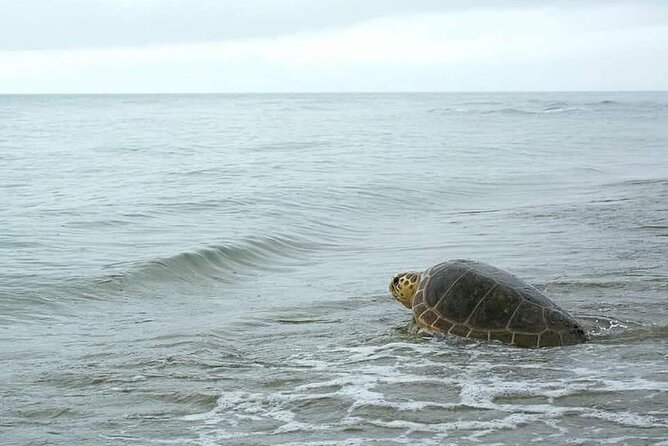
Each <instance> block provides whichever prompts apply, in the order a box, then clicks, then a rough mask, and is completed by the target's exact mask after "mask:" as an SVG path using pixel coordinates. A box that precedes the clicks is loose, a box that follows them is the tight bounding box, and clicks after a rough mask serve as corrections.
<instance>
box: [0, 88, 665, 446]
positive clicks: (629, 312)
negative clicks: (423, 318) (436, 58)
mask: <svg viewBox="0 0 668 446" xmlns="http://www.w3.org/2000/svg"><path fill="white" fill-rule="evenodd" d="M455 258H466V259H475V260H479V261H484V262H488V263H491V264H493V265H495V266H497V267H500V268H503V269H506V270H508V271H510V272H512V273H514V274H515V275H517V276H519V277H521V278H523V279H525V280H526V281H528V282H529V283H531V284H533V285H535V286H536V287H538V288H539V289H540V290H542V291H544V292H545V294H546V295H547V296H549V297H550V298H551V299H552V300H554V301H555V302H556V303H557V304H559V305H560V306H562V307H563V308H564V309H566V310H568V311H569V312H571V313H573V314H574V315H576V317H578V318H581V319H582V320H583V321H584V323H585V324H586V325H587V327H588V330H589V331H590V337H591V342H589V343H587V344H583V345H576V346H569V347H558V348H544V349H519V348H515V347H510V346H506V345H501V344H496V343H483V342H475V341H471V340H466V339H461V338H454V337H434V336H428V335H425V334H421V333H414V332H413V331H412V330H410V329H409V328H408V325H409V320H410V313H409V312H408V311H407V310H406V309H404V308H403V307H402V306H401V305H399V304H398V303H397V302H396V301H395V300H393V299H392V298H391V297H390V295H389V293H388V290H387V286H388V282H389V280H390V278H391V276H392V275H393V274H394V273H397V272H401V271H406V270H422V269H425V268H427V267H429V266H431V265H433V264H435V263H438V262H441V261H444V260H447V259H455ZM0 444H2V445H3V446H13V445H161V444H166V445H372V444H378V445H403V444H408V445H448V444H451V445H469V444H470V445H481V444H490V445H491V444H493V445H516V444H522V445H524V444H568V445H650V444H654V445H668V93H665V92H663V93H652V92H646V93H524V94H510V93H497V94H482V93H481V94H473V93H472V94H426V93H425V94H300V95H272V94H263V95H127V96H123V95H97V96H96V95H90V96H86V95H82V96H77V95H73V96H49V95H46V96H0Z"/></svg>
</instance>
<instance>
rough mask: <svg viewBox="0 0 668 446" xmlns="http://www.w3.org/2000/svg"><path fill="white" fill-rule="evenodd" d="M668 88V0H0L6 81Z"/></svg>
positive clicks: (260, 88) (11, 88)
mask: <svg viewBox="0 0 668 446" xmlns="http://www.w3.org/2000/svg"><path fill="white" fill-rule="evenodd" d="M667 89H668V0H627V1H621V0H605V1H603V0H601V1H596V0H591V1H587V0H551V1H549V2H548V1H538V0H536V1H526V0H507V1H504V0H488V1H485V0H461V1H460V0H449V1H447V0H271V1H270V0H0V93H77V92H99V93H116V92H128V93H142V92H296V91H536V90H539V91H546V90H667Z"/></svg>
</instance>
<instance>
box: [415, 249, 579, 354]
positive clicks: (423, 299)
mask: <svg viewBox="0 0 668 446" xmlns="http://www.w3.org/2000/svg"><path fill="white" fill-rule="evenodd" d="M413 314H414V316H415V320H416V322H417V324H418V325H419V326H421V327H423V328H426V329H429V330H434V331H438V332H441V333H446V334H454V335H458V336H464V337H468V338H474V339H484V340H488V341H491V340H498V341H502V342H505V343H507V344H512V345H517V346H519V347H553V346H559V345H569V344H579V343H582V342H585V341H586V340H587V336H586V334H585V332H584V330H583V329H582V327H581V326H580V324H579V323H578V322H577V321H576V320H575V319H574V318H573V317H572V316H570V315H569V314H568V313H566V312H565V311H564V310H562V309H561V308H559V307H558V306H557V305H556V304H555V303H554V302H552V301H551V300H550V299H548V298H547V297H545V296H544V295H543V294H542V293H541V292H540V291H538V290H537V289H536V288H534V287H532V286H531V285H528V284H527V283H525V282H523V281H522V280H520V279H518V278H517V277H515V276H513V275H512V274H510V273H508V272H505V271H502V270H500V269H498V268H495V267H493V266H491V265H487V264H485V263H480V262H474V261H470V260H453V261H449V262H445V263H441V264H438V265H436V266H434V267H432V268H430V269H428V270H427V271H425V272H424V273H423V275H422V279H421V280H420V285H419V287H418V289H417V292H416V294H415V297H414V299H413Z"/></svg>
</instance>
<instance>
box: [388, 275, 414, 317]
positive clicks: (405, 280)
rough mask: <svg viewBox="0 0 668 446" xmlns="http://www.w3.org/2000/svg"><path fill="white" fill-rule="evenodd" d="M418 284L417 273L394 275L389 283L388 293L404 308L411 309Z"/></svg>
mask: <svg viewBox="0 0 668 446" xmlns="http://www.w3.org/2000/svg"><path fill="white" fill-rule="evenodd" d="M419 283H420V274H419V273H399V274H395V275H394V277H392V280H391V281H390V293H392V296H394V298H395V299H396V300H398V301H399V302H401V304H402V305H403V306H404V307H406V308H409V309H410V308H412V305H413V296H415V291H416V290H417V287H418V284H419Z"/></svg>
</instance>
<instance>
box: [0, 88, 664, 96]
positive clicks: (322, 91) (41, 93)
mask: <svg viewBox="0 0 668 446" xmlns="http://www.w3.org/2000/svg"><path fill="white" fill-rule="evenodd" d="M667 92H668V89H665V90H631V89H629V90H424V91H420V90H403V91H402V90H386V91H365V90H359V91H327V90H313V91H210V92H207V91H182V92H0V96H114V95H119V96H120V95H123V96H133V95H135V96H142V95H143V96H149V95H150V96H160V95H164V96H169V95H173V96H178V95H182V96H185V95H221V96H222V95H300V94H303V95H307V94H332V95H333V94H368V95H372V94H501V93H513V94H518V93H667Z"/></svg>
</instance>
